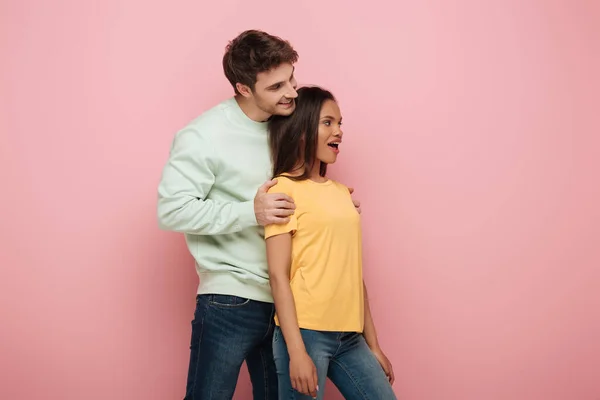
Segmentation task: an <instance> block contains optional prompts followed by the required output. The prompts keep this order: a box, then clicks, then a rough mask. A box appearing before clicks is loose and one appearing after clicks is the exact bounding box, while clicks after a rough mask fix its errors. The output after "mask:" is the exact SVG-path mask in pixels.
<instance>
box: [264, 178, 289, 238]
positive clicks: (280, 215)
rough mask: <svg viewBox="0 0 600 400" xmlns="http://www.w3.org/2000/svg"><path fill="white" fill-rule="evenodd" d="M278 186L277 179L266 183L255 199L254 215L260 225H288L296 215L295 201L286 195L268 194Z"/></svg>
mask: <svg viewBox="0 0 600 400" xmlns="http://www.w3.org/2000/svg"><path fill="white" fill-rule="evenodd" d="M276 184H277V179H271V180H270V181H267V182H265V183H264V184H263V185H262V186H261V187H260V188H258V191H257V192H256V196H255V197H254V214H255V215H256V221H257V222H258V223H259V225H262V226H267V225H271V224H287V223H288V222H289V221H290V215H293V214H294V210H295V209H296V205H295V204H294V199H292V198H291V197H290V196H288V195H286V194H284V193H268V191H269V189H270V188H272V187H273V186H275V185H276Z"/></svg>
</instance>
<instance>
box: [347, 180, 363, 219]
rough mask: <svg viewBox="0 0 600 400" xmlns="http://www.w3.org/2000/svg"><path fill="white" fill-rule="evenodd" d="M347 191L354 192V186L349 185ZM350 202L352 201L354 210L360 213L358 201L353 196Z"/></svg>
mask: <svg viewBox="0 0 600 400" xmlns="http://www.w3.org/2000/svg"><path fill="white" fill-rule="evenodd" d="M348 191H349V192H350V194H352V193H354V188H351V187H349V188H348ZM352 203H354V208H356V211H358V213H359V214H360V213H361V211H362V210H361V208H360V201H358V200H356V199H355V198H354V197H353V198H352Z"/></svg>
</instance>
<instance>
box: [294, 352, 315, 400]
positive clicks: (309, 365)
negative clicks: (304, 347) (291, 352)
mask: <svg viewBox="0 0 600 400" xmlns="http://www.w3.org/2000/svg"><path fill="white" fill-rule="evenodd" d="M290 378H292V387H293V388H294V389H295V390H296V391H298V392H300V393H302V394H306V395H309V396H312V397H313V398H316V397H317V390H319V386H318V385H317V384H318V383H319V380H318V378H317V367H315V364H314V363H313V361H312V359H311V358H310V356H309V355H308V353H306V352H303V353H300V354H298V355H297V356H295V357H290Z"/></svg>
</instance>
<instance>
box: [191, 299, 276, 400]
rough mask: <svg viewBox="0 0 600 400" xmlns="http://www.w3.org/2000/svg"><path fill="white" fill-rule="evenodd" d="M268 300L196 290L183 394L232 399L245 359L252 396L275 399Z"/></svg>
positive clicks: (271, 311) (208, 399) (211, 399)
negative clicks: (264, 301) (199, 292)
mask: <svg viewBox="0 0 600 400" xmlns="http://www.w3.org/2000/svg"><path fill="white" fill-rule="evenodd" d="M274 312H275V308H274V306H273V304H271V303H263V302H259V301H254V300H249V299H244V298H241V297H236V296H225V295H216V294H209V295H199V296H197V297H196V311H195V313H194V320H193V321H192V340H191V345H190V363H189V369H188V379H187V388H186V395H185V399H186V400H230V399H231V398H232V397H233V393H234V392H235V387H236V384H237V380H238V377H239V373H240V368H241V366H242V363H243V362H244V361H246V364H247V366H248V372H249V374H250V380H251V381H252V391H253V398H254V400H277V373H276V371H275V364H274V363H273V345H272V341H273V327H274V322H273V316H274Z"/></svg>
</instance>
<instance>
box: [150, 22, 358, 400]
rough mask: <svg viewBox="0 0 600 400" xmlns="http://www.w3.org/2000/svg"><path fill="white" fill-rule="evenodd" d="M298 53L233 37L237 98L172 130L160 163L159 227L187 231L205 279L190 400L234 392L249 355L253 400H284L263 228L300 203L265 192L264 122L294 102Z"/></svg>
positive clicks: (273, 42) (230, 61)
mask: <svg viewBox="0 0 600 400" xmlns="http://www.w3.org/2000/svg"><path fill="white" fill-rule="evenodd" d="M297 60H298V54H297V52H296V51H295V50H294V49H293V48H292V46H291V45H290V44H289V43H288V42H287V41H284V40H282V39H280V38H278V37H275V36H272V35H269V34H267V33H265V32H262V31H256V30H250V31H245V32H243V33H241V34H240V35H239V36H238V37H236V38H235V39H233V40H232V41H231V42H230V43H229V44H228V46H227V48H226V52H225V55H224V56H223V69H224V72H225V76H226V77H227V79H228V80H229V82H230V83H231V85H232V86H233V88H234V91H235V96H234V97H232V98H229V99H227V100H225V101H223V102H221V103H219V104H217V105H216V106H215V107H213V108H211V109H210V110H208V111H205V112H204V113H203V114H201V115H200V116H199V117H197V118H196V119H195V120H193V121H191V122H190V123H189V124H188V125H187V126H186V127H184V128H183V129H182V130H180V131H179V132H178V133H177V134H176V135H175V139H174V141H173V144H172V147H171V151H170V155H169V159H168V161H167V163H166V165H165V167H164V170H163V174H162V179H161V181H160V184H159V187H158V219H159V224H160V227H161V228H162V229H166V230H171V231H176V232H181V233H184V234H185V238H186V242H187V245H188V248H189V250H190V252H191V254H192V255H193V257H194V258H195V260H196V271H197V273H198V276H199V278H200V284H199V286H198V291H197V297H196V310H195V313H194V319H193V321H192V335H191V336H192V337H191V345H190V361H189V368H188V379H187V387H186V396H185V398H186V399H197V400H198V399H202V400H209V399H212V400H225V399H231V398H232V397H233V393H234V391H235V387H236V384H237V379H238V376H239V372H240V367H241V365H242V363H243V362H244V361H246V364H247V366H248V371H249V374H250V379H251V381H252V387H253V397H254V399H265V400H271V399H273V400H275V399H277V375H276V372H275V366H274V362H273V353H272V342H271V341H272V333H273V316H274V312H275V310H274V306H273V298H272V295H271V290H270V286H269V280H268V268H267V260H266V251H265V242H264V229H263V227H264V226H266V225H269V224H281V223H287V221H288V219H289V216H290V215H292V214H293V212H294V202H293V199H291V198H290V197H288V196H286V195H283V194H277V193H267V190H268V189H269V188H270V187H271V186H273V185H274V184H275V183H276V181H273V180H270V179H269V177H270V176H271V160H270V154H269V147H268V142H267V140H268V137H267V121H268V119H269V118H270V117H271V116H272V115H275V114H277V115H290V114H291V113H292V112H293V111H294V109H295V102H294V99H295V98H296V97H297V93H296V80H295V78H294V64H295V63H296V61H297ZM257 188H258V190H257ZM357 207H358V204H357Z"/></svg>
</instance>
